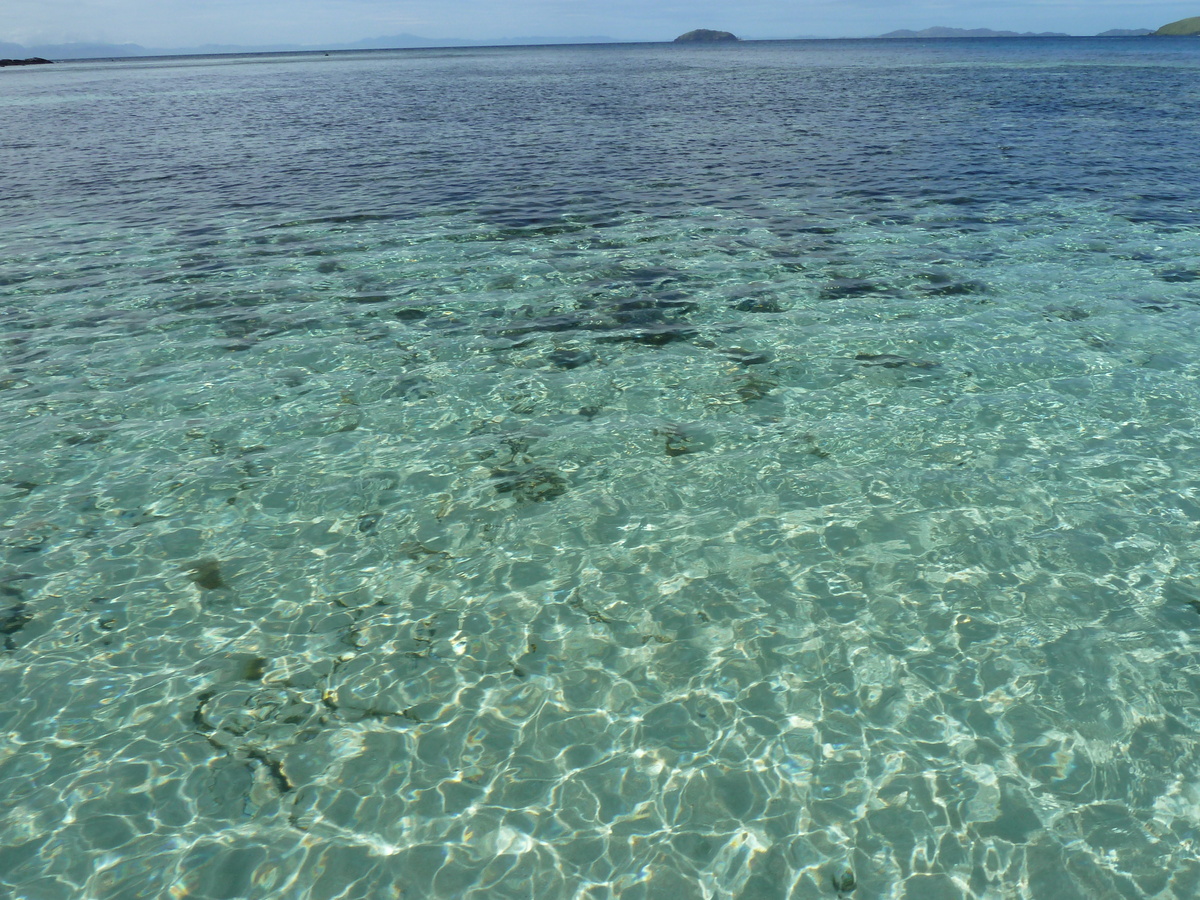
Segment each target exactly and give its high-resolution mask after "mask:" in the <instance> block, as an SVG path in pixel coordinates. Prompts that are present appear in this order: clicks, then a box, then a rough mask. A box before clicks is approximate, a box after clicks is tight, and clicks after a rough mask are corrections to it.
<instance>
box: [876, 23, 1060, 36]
mask: <svg viewBox="0 0 1200 900" xmlns="http://www.w3.org/2000/svg"><path fill="white" fill-rule="evenodd" d="M1070 36H1071V35H1069V34H1063V33H1062V32H1059V31H1042V32H1038V33H1034V32H1032V31H1026V32H1018V31H993V30H992V29H990V28H945V27H943V26H940V25H935V26H934V27H933V28H926V29H924V30H922V31H909V30H908V29H907V28H901V29H900V30H899V31H889V32H888V33H887V34H881V35H880V37H883V38H956V37H981V38H982V37H1070Z"/></svg>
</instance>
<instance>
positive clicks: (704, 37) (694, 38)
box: [675, 28, 741, 44]
mask: <svg viewBox="0 0 1200 900" xmlns="http://www.w3.org/2000/svg"><path fill="white" fill-rule="evenodd" d="M738 40H741V38H739V37H738V36H737V35H734V34H730V33H729V32H728V31H713V30H711V29H709V28H697V29H695V30H694V31H689V32H687V33H686V34H681V35H680V36H679V37H677V38H675V43H676V44H721V43H732V42H734V41H738Z"/></svg>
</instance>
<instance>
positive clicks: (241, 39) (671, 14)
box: [0, 0, 1200, 48]
mask: <svg viewBox="0 0 1200 900" xmlns="http://www.w3.org/2000/svg"><path fill="white" fill-rule="evenodd" d="M1191 15H1200V0H1196V2H1190V3H1185V2H1152V3H1139V4H1134V3H1131V2H1125V0H1121V2H1118V0H1094V2H1089V3H1083V2H1076V0H1060V2H1049V3H1046V2H1039V3H1034V2H1030V0H1016V2H1013V3H1010V4H1006V5H1005V6H1003V7H1002V8H997V7H996V5H995V4H993V3H986V2H982V0H958V2H951V3H946V2H936V0H900V2H890V3H889V2H885V0H813V2H810V3H808V4H805V5H804V6H803V7H800V8H797V7H796V6H795V5H793V4H788V3H785V2H782V0H747V2H746V3H743V4H741V5H739V6H738V7H737V8H736V9H733V8H729V7H728V6H727V5H725V4H717V3H714V2H712V0H699V2H696V3H694V4H690V5H687V6H685V5H684V4H681V3H678V2H675V0H669V2H662V3H657V4H646V3H640V2H630V0H608V2H604V3H600V2H597V0H575V2H568V0H526V2H524V3H520V4H517V5H512V4H505V5H501V4H498V3H496V2H494V0H458V2H455V3H453V4H450V5H448V4H446V3H436V2H432V0H301V2H298V3H296V2H288V3H283V2H281V0H250V2H248V3H247V2H243V3H237V4H235V3H233V2H232V0H211V2H207V3H205V4H204V5H203V6H197V5H194V4H187V3H183V2H181V0H154V2H151V0H110V2H107V3H105V4H103V5H101V4H99V3H97V2H96V0H16V2H15V4H14V5H13V7H12V8H11V9H10V10H9V13H8V15H7V16H5V18H4V21H3V22H0V43H12V44H19V45H23V46H38V45H60V44H69V43H97V44H116V45H119V44H137V45H140V46H143V47H153V48H191V47H200V46H204V45H213V44H216V45H238V46H268V45H302V46H314V47H315V46H319V45H336V44H348V43H355V42H358V41H364V40H373V39H377V38H382V37H391V36H398V35H412V36H416V37H420V38H423V39H426V40H467V41H496V42H506V41H512V40H514V39H516V38H533V37H544V38H570V37H597V36H604V37H607V38H611V39H612V40H615V41H665V40H671V39H672V38H674V37H675V36H677V35H679V34H681V33H683V32H685V31H689V30H691V29H693V28H716V29H722V30H726V31H731V32H733V33H734V34H737V35H739V36H740V37H744V38H750V39H787V38H796V37H801V36H804V37H831V38H832V37H870V36H874V35H879V34H884V33H887V32H889V31H894V30H897V29H911V30H914V31H920V30H922V29H925V28H930V27H933V26H945V27H951V28H968V29H969V28H989V29H994V30H1004V31H1016V32H1034V33H1037V32H1065V33H1067V34H1076V35H1090V34H1097V33H1099V32H1102V31H1107V30H1109V29H1115V28H1130V29H1132V28H1157V27H1159V26H1161V25H1164V24H1166V23H1168V22H1173V21H1175V20H1178V19H1182V18H1186V17H1188V16H1191Z"/></svg>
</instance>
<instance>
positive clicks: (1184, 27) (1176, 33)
mask: <svg viewBox="0 0 1200 900" xmlns="http://www.w3.org/2000/svg"><path fill="white" fill-rule="evenodd" d="M1154 33H1155V34H1159V35H1165V36H1167V37H1188V36H1191V35H1195V34H1200V16H1192V17H1191V18H1190V19H1180V20H1179V21H1178V22H1172V23H1171V24H1169V25H1164V26H1163V27H1162V28H1160V29H1158V31H1156V32H1154Z"/></svg>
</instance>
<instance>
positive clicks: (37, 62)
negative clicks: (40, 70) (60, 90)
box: [0, 56, 54, 69]
mask: <svg viewBox="0 0 1200 900" xmlns="http://www.w3.org/2000/svg"><path fill="white" fill-rule="evenodd" d="M53 64H54V60H52V59H42V58H41V57H40V56H31V57H29V59H0V69H2V68H4V67H5V66H49V65H53Z"/></svg>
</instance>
